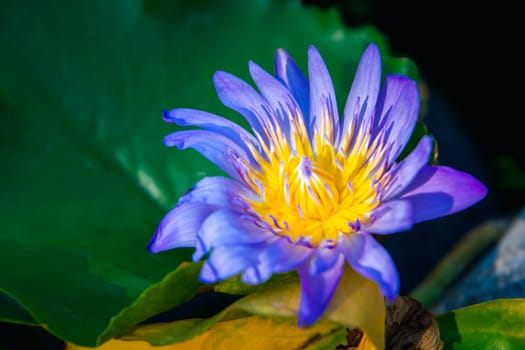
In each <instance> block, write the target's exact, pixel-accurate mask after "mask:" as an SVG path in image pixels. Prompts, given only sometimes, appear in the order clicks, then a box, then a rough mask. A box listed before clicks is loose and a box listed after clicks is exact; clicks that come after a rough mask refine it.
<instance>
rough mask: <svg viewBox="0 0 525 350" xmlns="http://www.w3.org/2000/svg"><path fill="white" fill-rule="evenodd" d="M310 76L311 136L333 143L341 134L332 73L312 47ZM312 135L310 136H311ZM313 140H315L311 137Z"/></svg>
mask: <svg viewBox="0 0 525 350" xmlns="http://www.w3.org/2000/svg"><path fill="white" fill-rule="evenodd" d="M308 76H309V79H310V134H311V135H313V134H314V133H319V134H320V135H321V138H322V139H323V141H324V139H326V140H328V142H330V143H333V142H334V137H335V136H336V135H337V134H338V132H339V112H338V110H337V101H336V97H335V91H334V85H333V83H332V78H331V77H330V73H329V72H328V69H327V68H326V65H325V63H324V61H323V59H322V57H321V55H320V54H319V51H317V49H316V48H315V47H314V46H313V45H311V46H310V47H309V48H308ZM311 135H310V136H311ZM311 139H312V140H313V138H312V137H311Z"/></svg>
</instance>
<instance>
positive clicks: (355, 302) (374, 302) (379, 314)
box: [323, 265, 386, 350]
mask: <svg viewBox="0 0 525 350" xmlns="http://www.w3.org/2000/svg"><path fill="white" fill-rule="evenodd" d="M385 317H386V304H385V298H384V297H383V294H381V292H380V290H379V287H378V286H377V284H376V283H374V282H372V281H370V280H368V279H366V278H364V277H363V276H361V275H360V274H358V273H357V272H355V271H354V270H352V269H351V268H350V267H349V266H348V265H345V270H344V274H343V277H342V278H341V282H339V285H338V286H337V290H336V292H335V295H334V297H333V299H332V301H331V302H330V305H328V308H327V309H326V311H325V313H324V315H323V318H325V319H327V320H330V321H334V322H337V323H339V324H344V325H346V326H347V327H349V328H360V329H362V330H363V331H364V332H365V335H367V342H368V343H369V345H367V346H368V347H367V348H366V349H370V350H372V349H377V350H383V349H384V348H385Z"/></svg>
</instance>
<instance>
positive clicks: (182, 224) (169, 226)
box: [148, 203, 217, 253]
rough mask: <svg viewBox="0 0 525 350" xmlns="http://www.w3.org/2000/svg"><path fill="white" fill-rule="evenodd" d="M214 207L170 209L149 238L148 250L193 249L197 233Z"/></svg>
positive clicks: (191, 206) (192, 205)
mask: <svg viewBox="0 0 525 350" xmlns="http://www.w3.org/2000/svg"><path fill="white" fill-rule="evenodd" d="M215 210H217V207H216V206H213V205H208V204H202V203H185V204H182V205H179V206H177V207H175V208H174V209H172V210H171V211H170V212H169V213H168V214H167V215H166V216H165V217H164V218H163V219H162V220H161V222H160V224H159V226H158V227H157V229H156V230H155V233H154V234H153V237H152V238H151V240H150V242H149V245H148V250H149V251H150V252H152V253H158V252H161V251H164V250H168V249H172V248H179V247H194V246H195V240H196V236H197V232H198V231H199V229H200V227H201V225H202V223H203V222H204V221H205V219H206V218H207V217H208V216H210V214H211V213H213V212H214V211H215Z"/></svg>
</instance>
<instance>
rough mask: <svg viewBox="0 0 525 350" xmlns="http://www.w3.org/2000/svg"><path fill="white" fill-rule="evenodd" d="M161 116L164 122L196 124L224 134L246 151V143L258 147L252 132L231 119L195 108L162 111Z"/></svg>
mask: <svg viewBox="0 0 525 350" xmlns="http://www.w3.org/2000/svg"><path fill="white" fill-rule="evenodd" d="M163 116H164V121H166V122H170V123H175V124H177V125H180V126H198V127H201V128H203V129H206V130H209V131H213V132H216V133H218V134H221V135H224V136H226V137H227V138H229V139H230V140H233V141H234V142H235V143H236V144H237V145H239V146H240V147H242V148H243V149H244V150H245V151H246V152H247V153H249V149H248V148H247V147H246V144H247V143H250V144H252V145H254V146H255V147H259V143H258V142H257V140H256V139H255V137H253V135H252V134H250V133H249V132H248V131H246V130H245V129H244V128H242V127H241V126H239V125H237V124H235V123H233V122H232V121H230V120H228V119H225V118H223V117H220V116H218V115H215V114H211V113H208V112H203V111H199V110H195V109H188V108H177V109H173V110H171V111H164V113H163Z"/></svg>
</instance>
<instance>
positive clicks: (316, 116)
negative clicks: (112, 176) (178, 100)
mask: <svg viewBox="0 0 525 350" xmlns="http://www.w3.org/2000/svg"><path fill="white" fill-rule="evenodd" d="M249 71H250V74H251V77H252V79H253V81H254V83H255V85H256V87H257V89H255V88H254V87H252V86H251V85H250V84H249V83H247V82H245V81H243V80H241V79H239V78H237V77H236V76H234V75H231V74H229V73H226V72H223V71H218V72H216V73H215V74H214V76H213V82H214V85H215V88H216V90H217V94H218V97H219V99H220V100H221V102H222V103H223V104H224V105H225V106H227V107H229V108H231V109H233V110H235V111H236V112H238V113H240V114H241V115H242V116H243V117H244V118H245V119H246V121H247V122H248V124H249V126H250V128H251V131H248V130H246V129H244V128H243V127H241V126H239V125H238V124H235V123H233V122H232V121H229V120H227V119H225V118H223V117H220V116H217V115H214V114H211V113H208V112H204V111H199V110H193V109H185V108H178V109H174V110H170V111H166V112H165V113H164V119H165V121H167V122H170V123H175V124H177V125H179V126H185V127H186V126H188V127H194V128H193V129H185V130H182V131H176V132H174V133H172V134H170V135H168V136H166V137H165V139H164V143H165V145H167V146H176V147H178V148H179V149H186V148H193V149H195V150H197V151H198V152H200V153H201V154H202V155H203V156H204V157H206V158H207V159H209V160H210V161H212V162H213V163H215V164H216V165H217V166H218V167H219V168H220V169H222V171H223V172H224V173H225V174H227V175H228V176H216V177H205V178H203V179H202V180H200V181H199V182H197V183H196V184H195V186H194V187H193V188H192V189H191V190H190V191H188V192H187V193H186V194H184V195H183V196H182V197H181V198H180V199H179V201H178V203H177V205H176V207H175V208H174V209H172V210H171V211H170V212H169V213H168V214H167V215H166V216H165V217H164V218H163V219H162V221H161V222H160V224H159V226H158V228H157V230H156V231H155V233H154V235H153V237H152V239H151V241H150V243H149V247H148V248H149V250H150V251H151V252H154V253H156V252H160V251H164V250H168V249H173V248H178V247H194V248H195V252H194V254H193V260H194V261H199V260H205V261H204V263H203V267H202V270H201V272H200V276H199V278H200V280H201V281H203V282H205V283H210V284H211V283H216V282H218V281H221V280H224V279H227V278H229V277H232V276H235V275H239V274H240V275H241V278H242V281H243V282H244V283H246V284H250V285H255V284H260V283H263V282H265V281H266V280H268V279H269V278H270V277H271V276H272V274H279V273H285V272H289V271H293V270H296V271H297V273H298V275H299V279H300V283H301V296H300V302H299V311H298V325H299V326H301V327H306V326H309V325H312V324H313V323H315V322H316V321H317V319H318V318H319V317H321V316H322V314H323V311H324V310H325V309H326V307H327V305H328V304H329V302H330V300H331V299H332V296H333V294H334V292H335V290H336V287H337V285H338V282H339V281H340V279H341V276H342V273H343V267H344V265H345V264H349V265H350V267H351V268H352V269H354V270H355V271H357V272H358V273H359V274H361V275H362V276H364V277H366V278H367V279H370V280H372V281H374V282H375V283H377V285H378V287H379V289H380V291H381V292H382V293H383V295H384V296H385V298H386V300H387V301H393V300H394V299H395V298H396V296H397V295H398V294H399V284H400V282H399V276H398V272H397V270H396V267H395V265H394V262H393V261H392V258H391V256H390V255H389V253H388V252H387V250H386V249H385V248H384V247H383V246H382V244H381V243H380V242H378V241H377V240H376V238H375V237H376V235H389V234H393V233H396V232H401V231H406V230H409V229H410V228H411V227H412V226H413V225H414V224H417V223H419V222H422V221H425V220H431V219H434V218H438V217H443V216H445V215H450V214H453V213H455V212H457V211H460V210H463V209H465V208H467V207H469V206H471V205H473V204H475V203H476V202H478V201H479V200H481V199H482V198H483V197H484V196H485V195H486V192H487V190H486V187H485V186H484V185H483V184H481V183H480V182H479V181H478V180H477V179H475V178H474V177H473V176H471V175H469V174H467V173H464V172H461V171H458V170H455V169H452V168H450V167H446V166H437V165H431V164H429V159H430V155H431V153H432V140H431V137H429V136H427V135H426V136H423V137H422V138H421V139H420V140H419V142H418V143H417V145H416V146H415V147H414V149H413V150H412V151H411V152H410V153H409V154H408V155H407V156H406V157H404V158H403V159H401V160H400V159H399V158H400V154H401V152H402V151H403V149H404V148H405V146H406V144H407V142H408V140H409V138H410V136H411V134H412V131H413V129H414V127H415V125H416V122H417V117H418V112H419V94H418V89H417V85H416V82H415V81H413V80H411V79H410V78H408V77H405V76H401V75H388V76H386V77H385V79H384V82H383V85H382V86H381V80H382V76H381V58H380V53H379V50H378V48H377V46H376V45H375V44H374V43H371V44H369V45H368V47H367V48H366V49H365V51H364V53H363V55H362V57H361V59H360V62H359V64H358V67H357V70H356V73H355V78H354V81H353V83H352V86H351V88H350V93H349V95H348V98H347V100H346V105H345V107H344V110H343V113H342V118H340V117H339V112H338V105H337V102H336V96H335V93H334V87H333V84H332V80H331V77H330V75H329V73H328V70H327V67H326V65H325V63H324V61H323V59H322V57H321V55H320V53H319V52H318V50H317V49H316V48H315V47H314V46H310V47H309V49H308V77H306V76H305V75H304V74H303V73H302V72H301V70H300V69H299V68H298V66H297V65H296V63H295V62H294V61H293V59H292V58H291V57H290V55H288V54H287V53H286V52H285V51H284V50H283V49H279V50H277V51H276V55H275V75H271V74H269V73H268V72H266V71H265V70H263V69H262V68H261V67H260V66H258V65H257V64H255V63H254V62H250V63H249Z"/></svg>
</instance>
